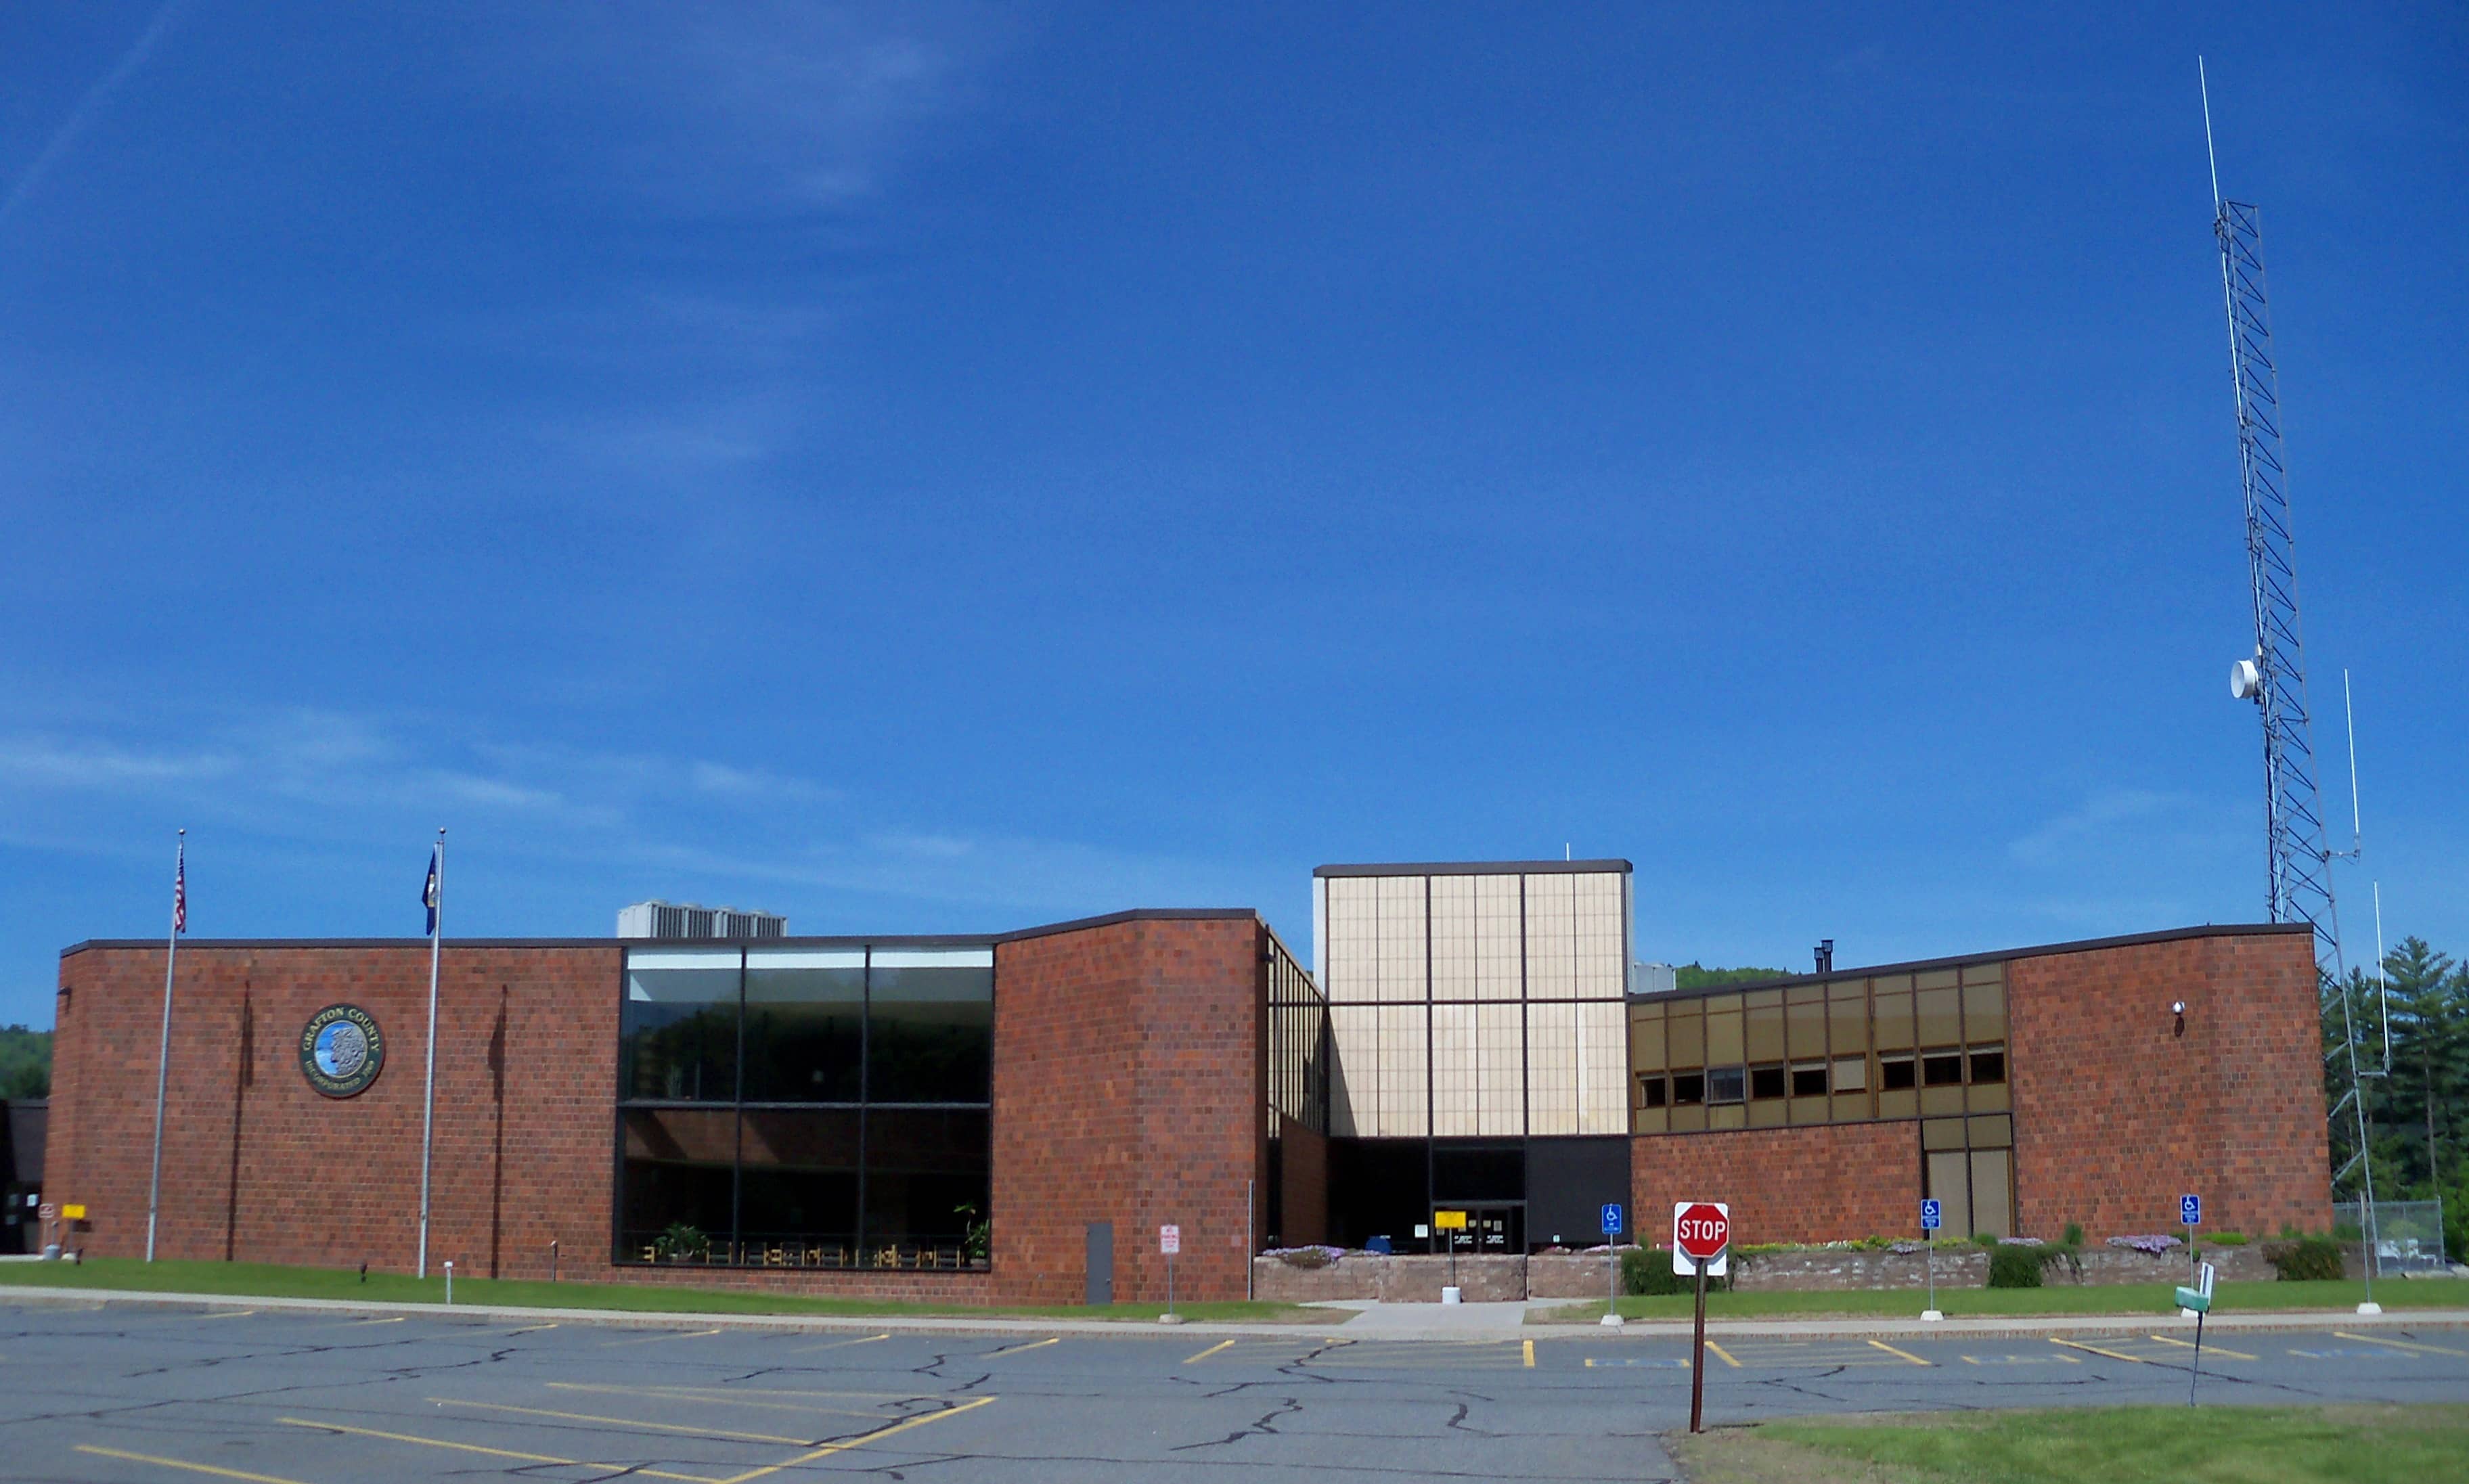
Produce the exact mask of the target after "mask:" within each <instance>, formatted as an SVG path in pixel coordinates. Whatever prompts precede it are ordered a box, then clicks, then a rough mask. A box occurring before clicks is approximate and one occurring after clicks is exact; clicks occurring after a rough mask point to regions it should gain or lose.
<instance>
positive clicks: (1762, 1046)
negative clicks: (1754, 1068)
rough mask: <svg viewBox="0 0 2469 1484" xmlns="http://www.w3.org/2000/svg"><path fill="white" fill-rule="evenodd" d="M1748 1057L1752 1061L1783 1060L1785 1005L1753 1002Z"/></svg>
mask: <svg viewBox="0 0 2469 1484" xmlns="http://www.w3.org/2000/svg"><path fill="white" fill-rule="evenodd" d="M1747 1050H1748V1058H1749V1060H1750V1061H1752V1062H1780V1061H1782V1060H1783V1007H1782V1006H1781V1005H1773V1004H1767V1005H1759V1004H1752V1005H1750V1006H1749V1011H1748V1047H1747Z"/></svg>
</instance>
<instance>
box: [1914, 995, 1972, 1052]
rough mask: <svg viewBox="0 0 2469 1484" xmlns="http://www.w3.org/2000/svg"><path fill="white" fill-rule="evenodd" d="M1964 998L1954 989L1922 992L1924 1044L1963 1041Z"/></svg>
mask: <svg viewBox="0 0 2469 1484" xmlns="http://www.w3.org/2000/svg"><path fill="white" fill-rule="evenodd" d="M1962 1009H1963V1005H1962V1000H1961V998H1960V997H1959V994H1958V992H1956V991H1954V990H1923V991H1921V993H1920V1038H1921V1042H1920V1043H1921V1044H1922V1045H1924V1046H1957V1045H1961V1044H1962V1043H1963V1020H1962Z"/></svg>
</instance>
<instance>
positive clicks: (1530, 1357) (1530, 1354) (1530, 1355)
mask: <svg viewBox="0 0 2469 1484" xmlns="http://www.w3.org/2000/svg"><path fill="white" fill-rule="evenodd" d="M1526 1368H1527V1369H1528V1370H1530V1371H1531V1370H1533V1369H1534V1341H1533V1340H1531V1339H1530V1340H1528V1341H1527V1342H1526Z"/></svg>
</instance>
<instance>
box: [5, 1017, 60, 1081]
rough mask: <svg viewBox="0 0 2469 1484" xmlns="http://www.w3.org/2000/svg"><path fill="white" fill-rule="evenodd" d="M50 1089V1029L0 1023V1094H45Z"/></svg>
mask: <svg viewBox="0 0 2469 1484" xmlns="http://www.w3.org/2000/svg"><path fill="white" fill-rule="evenodd" d="M51 1090H52V1033H51V1032H49V1031H30V1030H28V1029H27V1028H26V1027H24V1026H22V1025H9V1026H0V1098H39V1097H47V1096H49V1095H50V1093H51Z"/></svg>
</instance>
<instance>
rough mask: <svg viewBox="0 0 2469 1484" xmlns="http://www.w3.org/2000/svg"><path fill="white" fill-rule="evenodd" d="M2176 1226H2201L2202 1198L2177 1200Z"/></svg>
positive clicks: (2194, 1197)
mask: <svg viewBox="0 0 2469 1484" xmlns="http://www.w3.org/2000/svg"><path fill="white" fill-rule="evenodd" d="M2178 1224H2179V1225H2181V1226H2201V1225H2203V1224H2204V1198H2203V1197H2201V1196H2181V1197H2179V1198H2178Z"/></svg>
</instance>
